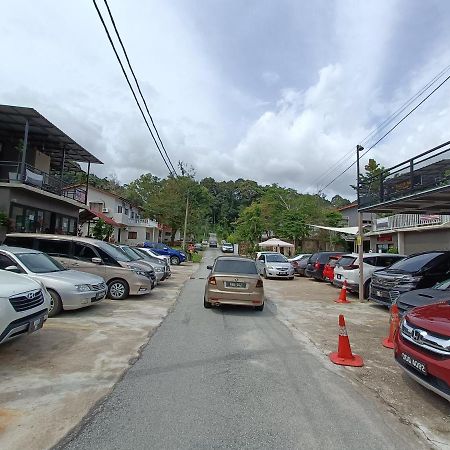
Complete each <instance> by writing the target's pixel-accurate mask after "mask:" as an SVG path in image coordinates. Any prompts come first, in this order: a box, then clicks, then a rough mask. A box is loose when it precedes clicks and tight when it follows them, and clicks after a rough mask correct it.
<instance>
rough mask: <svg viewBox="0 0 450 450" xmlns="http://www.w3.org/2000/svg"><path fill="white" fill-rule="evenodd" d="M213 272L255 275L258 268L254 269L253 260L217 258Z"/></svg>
mask: <svg viewBox="0 0 450 450" xmlns="http://www.w3.org/2000/svg"><path fill="white" fill-rule="evenodd" d="M280 256H281V255H280ZM214 272H219V273H233V274H234V273H238V274H249V275H256V274H257V273H258V270H257V269H256V264H255V263H254V262H253V261H245V260H243V261H239V260H236V259H218V260H217V261H216V265H215V266H214Z"/></svg>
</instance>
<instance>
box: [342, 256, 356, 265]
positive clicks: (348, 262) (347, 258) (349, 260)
mask: <svg viewBox="0 0 450 450" xmlns="http://www.w3.org/2000/svg"><path fill="white" fill-rule="evenodd" d="M355 261H356V257H355V256H343V257H342V258H341V259H339V260H338V262H337V266H340V267H344V266H351V265H352V264H353V263H354V262H355Z"/></svg>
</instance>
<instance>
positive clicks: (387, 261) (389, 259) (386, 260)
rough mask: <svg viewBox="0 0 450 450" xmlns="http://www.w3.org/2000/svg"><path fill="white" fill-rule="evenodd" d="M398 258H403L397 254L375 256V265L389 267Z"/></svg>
mask: <svg viewBox="0 0 450 450" xmlns="http://www.w3.org/2000/svg"><path fill="white" fill-rule="evenodd" d="M400 259H403V257H399V256H386V257H384V256H378V258H377V264H376V265H377V266H379V267H389V266H391V265H392V264H394V263H395V262H397V261H399V260H400Z"/></svg>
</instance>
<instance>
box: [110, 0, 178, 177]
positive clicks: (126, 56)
mask: <svg viewBox="0 0 450 450" xmlns="http://www.w3.org/2000/svg"><path fill="white" fill-rule="evenodd" d="M103 1H104V3H105V5H106V9H107V10H108V14H109V17H110V19H111V23H112V25H113V27H114V31H115V32H116V36H117V39H118V40H119V43H120V46H121V47H122V51H123V53H124V55H125V59H126V60H127V64H128V67H129V69H130V71H131V74H132V75H133V79H134V82H135V83H136V86H137V89H138V91H139V95H140V96H141V99H142V102H143V103H144V106H145V110H146V111H147V114H148V115H149V117H150V120H151V122H152V125H153V128H154V130H155V132H156V135H157V136H158V140H159V142H160V144H161V147H162V149H163V151H164V154H165V155H166V157H167V160H168V161H169V164H170V167H171V168H172V171H173V172H174V173H175V174H176V175H177V171H176V170H175V167H174V166H173V164H172V161H171V160H170V157H169V155H168V154H167V151H166V148H165V147H164V144H163V141H162V140H161V137H160V135H159V132H158V128H156V125H155V122H154V121H153V117H152V115H151V114H150V111H149V109H148V106H147V102H146V101H145V98H144V95H143V94H142V91H141V87H140V86H139V82H138V80H137V78H136V75H135V74H134V70H133V67H132V66H131V62H130V59H129V58H128V54H127V51H126V50H125V46H124V44H123V42H122V38H121V37H120V34H119V30H118V29H117V26H116V22H115V20H114V17H113V15H112V13H111V9H110V8H109V5H108V2H107V0H103Z"/></svg>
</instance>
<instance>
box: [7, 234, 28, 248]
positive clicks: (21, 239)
mask: <svg viewBox="0 0 450 450" xmlns="http://www.w3.org/2000/svg"><path fill="white" fill-rule="evenodd" d="M4 243H5V245H9V246H10V247H23V248H34V246H33V244H34V238H32V237H28V236H6V239H5V242H4Z"/></svg>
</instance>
